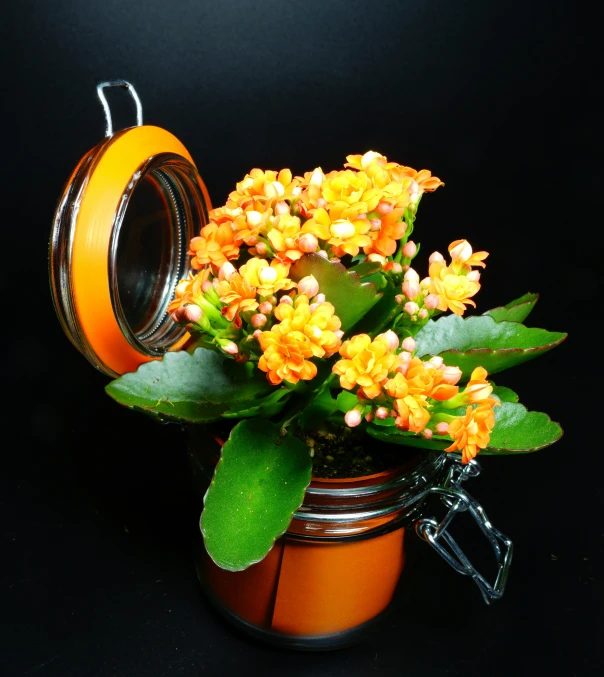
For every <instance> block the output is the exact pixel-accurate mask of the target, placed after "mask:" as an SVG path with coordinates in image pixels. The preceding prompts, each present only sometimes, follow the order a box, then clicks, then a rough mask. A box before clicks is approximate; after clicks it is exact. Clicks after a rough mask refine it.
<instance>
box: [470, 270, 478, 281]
mask: <svg viewBox="0 0 604 677" xmlns="http://www.w3.org/2000/svg"><path fill="white" fill-rule="evenodd" d="M468 280H472V282H478V280H480V271H479V270H471V271H470V272H469V273H468Z"/></svg>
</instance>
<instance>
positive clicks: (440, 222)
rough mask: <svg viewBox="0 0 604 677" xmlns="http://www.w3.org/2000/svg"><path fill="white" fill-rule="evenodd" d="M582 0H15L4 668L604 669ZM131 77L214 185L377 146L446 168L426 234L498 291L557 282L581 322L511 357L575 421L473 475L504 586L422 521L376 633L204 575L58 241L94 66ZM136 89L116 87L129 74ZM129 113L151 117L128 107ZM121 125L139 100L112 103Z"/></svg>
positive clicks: (556, 415) (93, 116)
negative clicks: (94, 348) (254, 636)
mask: <svg viewBox="0 0 604 677" xmlns="http://www.w3.org/2000/svg"><path fill="white" fill-rule="evenodd" d="M577 7H581V4H577V5H576V6H575V5H574V4H573V3H570V2H567V3H565V2H560V1H557V0H553V1H552V2H525V3H521V4H518V3H505V2H480V1H479V0H475V1H472V2H470V1H468V2H445V1H444V0H441V1H440V2H423V3H411V2H407V1H406V0H405V1H402V0H399V1H395V0H391V1H385V0H382V2H375V3H365V2H357V1H356V0H348V1H345V0H338V1H333V0H332V1H327V0H324V1H323V2H316V1H315V0H308V1H307V2H305V3H293V2H277V1H276V0H271V1H270V2H269V1H268V0H264V1H263V2H256V3H253V2H247V1H243V0H240V1H239V2H234V1H232V0H221V1H220V2H212V3H210V2H199V1H198V2H169V3H168V2H166V3H162V2H157V1H156V0H152V1H147V2H145V3H133V2H117V1H116V0H106V1H104V2H83V1H80V2H64V1H63V2H59V1H56V0H55V1H54V2H52V3H49V2H42V1H38V2H32V1H31V0H30V1H23V0H21V1H20V2H19V3H10V5H9V6H7V7H4V9H3V17H2V22H1V24H0V37H1V40H0V49H1V50H2V57H3V58H2V64H3V76H2V77H3V84H4V92H3V95H2V107H3V123H4V124H3V132H4V134H3V144H2V148H3V162H2V169H1V171H2V187H3V192H2V199H3V210H2V216H3V219H2V220H3V223H2V225H3V231H2V232H3V248H2V252H3V256H2V264H3V268H2V269H3V274H2V289H3V300H4V304H3V314H4V327H5V329H4V355H3V369H2V372H3V376H4V378H3V381H4V382H3V386H2V388H3V393H2V394H3V398H2V399H3V415H4V419H3V422H4V425H3V433H4V440H3V445H2V446H3V451H2V454H3V463H2V473H1V481H2V489H1V490H0V506H1V514H2V520H3V541H2V557H1V560H0V561H1V567H2V587H1V596H0V609H1V611H2V625H3V627H2V632H1V633H0V672H1V673H2V674H3V675H6V676H7V677H26V676H29V675H35V676H36V677H38V675H39V676H42V675H44V676H49V677H50V676H53V677H54V676H63V675H64V676H66V677H76V676H78V677H79V676H87V677H105V676H108V675H118V676H124V677H139V676H140V677H142V676H147V675H149V676H153V677H160V676H163V675H176V674H178V675H181V674H182V675H230V674H233V675H239V674H241V675H244V674H246V675H255V674H289V675H311V674H312V675H316V676H317V677H318V676H319V675H325V676H327V675H333V676H336V675H346V676H352V675H370V674H383V675H410V676H411V675H413V676H415V675H418V676H421V677H430V676H431V675H456V676H457V675H480V676H481V677H488V676H491V675H492V676H499V675H509V674H513V675H518V676H520V675H522V676H524V675H534V674H548V675H555V676H556V677H558V676H560V677H562V676H565V677H580V676H581V677H582V676H591V675H594V674H597V673H598V672H599V671H600V670H601V669H602V667H603V665H602V656H601V650H600V638H601V636H602V629H603V627H602V548H603V531H604V529H603V527H602V498H601V481H600V478H601V467H602V463H601V454H602V451H601V448H600V445H599V443H597V442H596V438H597V436H598V433H599V432H600V428H601V425H600V421H599V399H601V398H597V397H596V396H597V394H598V393H599V390H600V383H601V380H602V376H601V374H602V369H601V346H600V343H601V341H600V338H599V336H600V335H601V334H600V333H599V332H600V331H601V330H597V329H596V328H595V321H596V319H597V318H599V317H600V315H601V299H602V283H601V274H602V265H601V260H602V246H601V245H602V238H601V224H602V211H601V204H602V200H601V187H602V163H601V158H602V143H601V141H602V139H601V120H602V109H601V108H600V107H599V97H600V90H601V89H602V81H601V69H602V63H601V59H600V49H601V41H600V39H599V37H597V36H596V28H597V26H598V23H597V17H596V16H595V15H593V16H590V15H588V14H587V13H585V12H584V11H583V10H579V9H577ZM115 77H123V78H126V79H128V80H130V81H131V82H132V83H133V84H134V85H135V87H136V88H137V91H138V93H139V95H140V96H141V98H142V101H143V105H144V114H145V120H146V121H147V122H149V123H153V124H157V125H159V126H163V127H165V128H167V129H169V130H171V131H172V132H173V133H175V134H176V135H177V136H178V137H179V138H181V140H182V141H183V142H184V143H185V144H186V145H187V146H188V148H189V150H190V151H191V153H192V155H193V157H194V158H195V159H196V162H197V164H198V167H199V169H200V171H201V174H202V176H203V177H204V178H205V180H206V182H207V185H208V188H209V190H210V194H211V195H212V196H213V198H214V202H215V203H216V204H220V203H221V202H223V201H224V199H225V198H226V195H227V193H228V191H229V190H231V188H232V186H233V184H234V183H235V182H236V181H238V180H240V179H241V178H242V177H243V175H244V174H245V173H246V172H247V171H248V170H249V169H251V168H252V167H254V166H260V167H263V168H275V169H279V168H281V167H284V166H290V167H291V168H292V169H293V170H294V172H295V173H297V172H302V171H306V170H308V169H312V168H313V167H315V166H316V165H321V166H322V167H323V168H324V169H326V170H327V169H332V168H337V167H339V166H340V165H341V163H342V162H343V161H344V157H345V155H347V154H349V153H362V152H364V151H366V150H368V149H373V150H377V151H380V152H382V153H384V154H385V155H387V156H388V157H389V158H390V159H392V160H396V161H399V162H402V163H406V164H410V165H412V166H415V167H417V168H420V167H427V168H430V169H431V170H432V171H433V172H434V173H435V174H437V175H438V176H440V177H441V178H442V179H443V180H444V181H445V182H446V186H445V188H443V189H441V190H439V191H438V192H437V193H435V194H434V195H429V196H428V197H427V198H426V199H425V200H424V201H423V203H422V207H421V210H420V214H419V217H418V222H417V229H418V230H417V239H418V240H419V241H420V242H421V243H422V245H423V247H424V252H430V251H432V250H433V249H440V250H441V251H442V250H444V249H445V248H446V246H447V244H448V243H449V242H450V241H451V240H452V239H455V238H458V237H459V238H461V237H466V238H467V239H469V240H470V241H471V242H472V244H473V245H474V247H475V249H486V250H488V251H489V252H491V256H490V258H489V259H488V266H487V269H486V272H485V273H484V275H483V278H482V282H483V289H482V290H481V292H480V295H479V297H478V298H477V301H478V304H479V306H478V310H479V312H482V311H484V310H486V309H487V308H489V307H491V306H493V305H498V304H502V303H506V302H507V301H509V300H511V299H512V298H515V297H517V296H519V295H521V294H523V293H525V292H526V291H533V292H539V293H541V298H540V300H539V302H538V304H537V306H536V308H535V310H534V312H533V314H532V315H531V317H530V318H529V319H530V322H528V324H530V325H531V326H545V327H546V328H548V329H551V330H555V331H568V332H569V334H570V335H569V338H568V340H567V341H566V342H565V343H564V344H563V345H562V346H560V347H559V348H557V349H556V350H555V351H554V352H552V353H549V354H548V355H545V356H543V357H541V358H539V359H538V360H535V361H533V362H529V363H526V364H525V365H523V366H521V367H517V368H514V369H512V370H510V371H509V372H506V373H505V374H502V375H501V378H500V379H498V382H500V383H501V384H502V385H509V386H510V387H513V388H514V389H515V390H516V391H518V392H519V394H520V396H521V401H522V402H523V403H524V404H526V405H527V406H528V408H529V409H536V410H539V411H546V412H547V413H548V414H550V416H551V417H552V418H553V419H554V420H556V421H559V422H560V423H561V424H562V426H563V427H564V429H565V431H566V433H565V436H564V438H563V439H562V440H561V441H560V442H558V443H557V444H556V445H554V446H553V447H551V448H549V449H547V450H544V451H542V452H539V453H536V454H533V455H528V456H523V457H518V458H503V459H496V458H485V459H484V460H483V461H482V466H483V469H484V472H483V476H482V477H481V478H479V479H477V480H475V481H473V483H472V484H471V485H470V486H469V487H468V488H469V489H470V491H471V492H472V493H473V494H474V495H475V496H476V497H477V498H478V499H479V500H480V501H482V503H483V505H484V507H485V508H486V510H487V512H488V514H489V517H490V518H491V520H492V521H493V523H494V524H495V525H496V526H497V527H498V528H499V529H501V530H502V531H503V532H504V533H505V534H507V535H509V536H510V537H511V538H512V539H513V541H514V544H515V547H516V554H515V557H514V562H513V565H512V570H511V576H510V580H509V584H508V589H507V592H506V594H505V597H504V599H503V600H501V601H500V602H497V603H496V604H494V605H493V606H491V607H487V606H485V605H484V603H483V602H482V599H481V597H480V594H479V592H478V590H477V588H475V586H474V584H473V583H472V582H471V581H469V580H467V579H463V578H461V577H460V576H458V575H457V574H456V573H455V572H453V571H452V570H451V569H449V568H448V567H447V565H446V564H445V563H444V562H442V561H440V560H439V559H438V557H437V555H436V554H435V553H433V552H432V551H430V550H429V549H428V547H427V546H425V547H423V548H421V549H420V552H419V556H418V561H417V566H416V568H415V571H414V576H413V579H412V581H411V582H410V583H409V585H408V588H407V591H406V593H405V604H404V606H403V607H401V608H400V609H399V610H398V611H397V612H396V613H395V614H392V615H391V616H390V617H389V618H388V619H387V620H386V621H385V622H384V624H383V625H382V627H381V631H380V633H379V634H377V635H376V636H375V637H373V638H372V639H370V640H368V641H367V642H366V643H364V644H361V645H358V646H355V647H353V648H349V649H345V650H342V651H338V652H335V653H328V654H305V653H290V652H287V651H283V650H281V649H274V648H270V647H266V646H264V645H262V644H258V643H257V642H255V641H253V640H251V639H248V638H246V637H244V636H241V635H240V634H238V633H237V632H235V631H234V630H232V629H231V628H230V627H229V626H228V625H225V624H224V623H223V622H222V621H221V620H220V618H218V617H217V615H216V614H215V613H214V611H213V610H212V609H211V608H210V606H209V605H208V603H207V602H206V601H205V600H204V599H203V598H202V597H201V594H200V591H199V586H198V583H197V579H196V576H195V568H194V562H193V558H192V549H191V546H190V534H191V532H192V530H195V528H196V526H195V525H196V521H197V517H198V515H197V514H196V507H195V497H194V493H193V491H192V489H191V487H190V484H189V474H188V470H187V466H186V461H185V455H184V441H183V440H182V438H181V437H180V435H179V431H178V429H176V428H174V427H173V426H160V425H158V424H155V423H153V422H152V421H150V420H146V419H145V418H143V417H140V416H137V415H135V414H132V413H131V412H128V411H125V410H122V409H121V408H120V407H118V406H117V405H115V404H114V403H113V402H112V401H111V400H109V398H108V397H107V396H106V395H105V394H104V392H103V386H104V385H105V384H106V382H107V381H106V379H105V378H104V377H103V376H102V375H100V374H98V373H96V372H95V371H94V370H93V369H92V368H91V367H89V365H88V363H87V362H86V361H85V360H84V358H83V357H81V356H80V355H79V354H78V353H77V352H76V351H75V349H74V348H73V347H72V346H71V344H70V343H69V342H68V340H67V339H66V338H65V336H64V335H63V334H62V332H61V329H60V327H59V324H58V322H57V320H56V317H55V315H54V311H53V308H52V305H51V300H50V294H49V289H48V282H47V271H46V246H47V239H48V235H49V229H50V223H51V219H52V214H53V211H54V208H55V204H56V199H57V197H58V195H59V194H60V192H61V189H62V186H63V183H64V181H65V180H66V179H67V177H68V175H69V173H70V172H71V170H72V168H73V166H74V165H75V163H76V162H77V160H78V159H79V158H80V156H81V155H82V154H83V153H84V152H85V151H86V150H88V148H89V147H91V146H92V145H94V144H95V143H96V142H97V141H98V140H99V139H100V138H101V137H102V134H103V131H104V122H103V116H102V111H101V108H100V105H99V104H98V102H97V100H96V96H95V91H94V88H95V85H96V83H97V82H98V81H100V80H102V79H106V78H115ZM113 105H114V106H115V107H117V108H118V109H119V107H120V105H122V104H121V102H120V100H119V97H116V98H115V100H114V102H113ZM122 114H123V118H122V124H125V122H126V121H127V120H129V119H131V117H129V116H131V111H130V110H129V108H128V107H127V106H124V108H123V111H122ZM117 124H118V126H119V119H118V121H117Z"/></svg>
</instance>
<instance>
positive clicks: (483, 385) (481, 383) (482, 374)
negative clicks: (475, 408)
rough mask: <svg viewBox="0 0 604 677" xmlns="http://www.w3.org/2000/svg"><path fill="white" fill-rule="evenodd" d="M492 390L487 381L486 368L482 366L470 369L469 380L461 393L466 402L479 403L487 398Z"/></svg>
mask: <svg viewBox="0 0 604 677" xmlns="http://www.w3.org/2000/svg"><path fill="white" fill-rule="evenodd" d="M492 392H493V386H492V385H491V384H490V383H489V382H488V381H487V370H486V369H485V368H484V367H476V369H474V370H473V371H472V374H471V376H470V381H469V383H468V385H467V386H466V387H465V389H464V392H463V395H464V398H465V400H466V402H467V403H468V404H479V403H480V402H484V401H485V400H487V399H490V395H491V393H492Z"/></svg>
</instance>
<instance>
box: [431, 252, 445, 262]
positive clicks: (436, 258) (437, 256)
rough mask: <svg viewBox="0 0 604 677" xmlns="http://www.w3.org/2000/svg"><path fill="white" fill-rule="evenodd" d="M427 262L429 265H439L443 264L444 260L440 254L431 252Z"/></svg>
mask: <svg viewBox="0 0 604 677" xmlns="http://www.w3.org/2000/svg"><path fill="white" fill-rule="evenodd" d="M428 261H429V262H430V263H434V262H436V261H438V262H439V263H444V262H445V258H444V256H443V255H442V254H441V253H440V252H433V253H432V254H430V258H429V259H428Z"/></svg>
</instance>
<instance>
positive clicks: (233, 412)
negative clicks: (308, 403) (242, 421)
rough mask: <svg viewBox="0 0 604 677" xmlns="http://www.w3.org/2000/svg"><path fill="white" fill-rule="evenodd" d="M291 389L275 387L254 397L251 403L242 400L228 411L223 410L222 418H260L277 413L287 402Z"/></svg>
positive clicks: (269, 416)
mask: <svg viewBox="0 0 604 677" xmlns="http://www.w3.org/2000/svg"><path fill="white" fill-rule="evenodd" d="M291 394H292V391H291V390H289V389H288V388H285V387H281V388H275V389H274V391H273V392H272V393H270V394H269V395H267V396H266V397H262V398H260V399H256V398H254V400H252V402H253V404H252V405H251V406H250V401H249V400H247V401H246V402H242V403H240V404H238V405H235V406H234V407H231V409H229V410H228V411H225V412H223V414H222V416H224V418H250V417H252V416H261V417H262V418H271V417H272V416H276V415H277V414H279V413H280V412H281V411H282V409H283V407H285V405H286V404H287V400H288V399H289V396H290V395H291Z"/></svg>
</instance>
